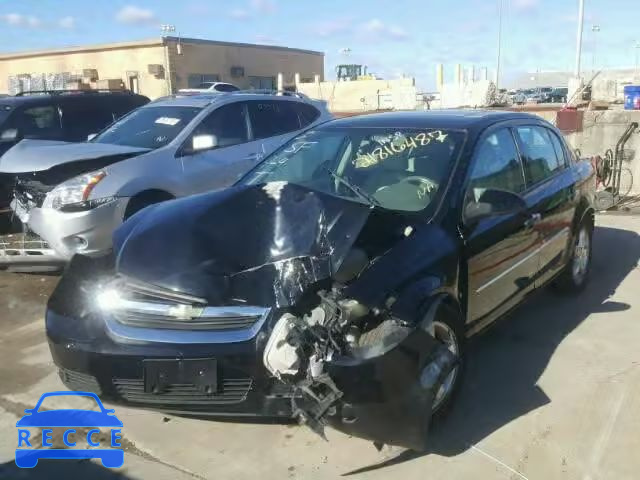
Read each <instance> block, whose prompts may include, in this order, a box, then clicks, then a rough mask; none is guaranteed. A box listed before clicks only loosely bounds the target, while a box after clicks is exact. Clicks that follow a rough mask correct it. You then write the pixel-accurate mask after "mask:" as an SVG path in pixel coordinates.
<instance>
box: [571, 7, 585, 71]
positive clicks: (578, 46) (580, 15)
mask: <svg viewBox="0 0 640 480" xmlns="http://www.w3.org/2000/svg"><path fill="white" fill-rule="evenodd" d="M583 24H584V0H580V5H579V7H578V38H577V42H576V68H575V70H574V72H573V73H574V75H575V77H576V78H579V77H580V57H581V56H582V27H583Z"/></svg>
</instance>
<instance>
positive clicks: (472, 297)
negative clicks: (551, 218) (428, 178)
mask: <svg viewBox="0 0 640 480" xmlns="http://www.w3.org/2000/svg"><path fill="white" fill-rule="evenodd" d="M470 168H471V171H470V175H469V179H468V184H467V193H466V199H465V206H466V204H468V203H469V202H476V201H478V198H479V196H480V195H481V194H482V192H483V191H484V189H487V188H492V189H500V190H507V191H510V192H513V193H516V194H519V195H522V196H523V198H524V200H525V202H527V203H528V200H527V198H526V196H525V190H526V182H525V178H524V172H523V165H522V161H521V159H520V156H519V153H518V150H517V147H516V143H515V140H514V138H513V134H512V132H511V130H510V129H509V128H506V127H503V128H497V129H494V130H489V131H487V132H486V133H485V134H484V135H483V136H482V137H481V138H480V140H479V141H478V144H477V146H476V149H475V153H474V155H473V160H472V163H471V167H470ZM463 223H464V219H463ZM464 232H465V233H464V236H465V257H466V259H467V275H468V308H467V310H468V315H467V317H468V318H467V322H468V324H469V328H470V330H471V331H475V330H477V329H480V328H482V327H483V326H484V325H486V324H487V323H489V322H490V321H491V320H493V319H494V318H495V317H496V316H498V315H500V314H501V313H502V312H504V311H505V310H507V309H509V308H510V307H512V306H513V305H515V304H516V303H517V302H518V301H519V300H520V299H521V298H522V297H523V295H524V294H526V293H527V292H528V291H529V290H531V289H532V288H533V278H534V275H535V273H536V272H537V270H538V258H537V249H538V244H539V237H538V232H537V231H536V230H535V229H534V228H533V224H532V221H531V218H530V217H529V215H528V212H520V213H513V214H507V215H497V216H492V217H489V218H484V219H482V220H480V221H479V222H478V223H477V224H475V225H473V226H469V225H465V227H464Z"/></svg>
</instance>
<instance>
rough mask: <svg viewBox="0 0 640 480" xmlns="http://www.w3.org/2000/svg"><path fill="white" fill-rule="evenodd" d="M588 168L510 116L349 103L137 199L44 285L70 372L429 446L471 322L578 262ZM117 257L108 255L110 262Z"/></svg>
mask: <svg viewBox="0 0 640 480" xmlns="http://www.w3.org/2000/svg"><path fill="white" fill-rule="evenodd" d="M592 177H593V171H592V167H591V164H590V163H588V162H581V161H577V159H576V158H574V156H573V154H572V153H571V150H570V149H569V148H568V146H567V145H566V144H565V142H564V140H563V139H562V136H561V135H560V132H559V131H558V130H557V129H556V128H555V127H553V126H552V125H551V124H549V123H547V122H545V121H543V120H542V119H540V118H539V117H536V116H533V115H528V114H523V113H515V112H478V111H473V112H463V111H458V112H452V111H448V112H446V113H442V112H411V113H406V112H403V113H387V114H374V115H363V116H357V117H351V118H343V119H339V120H334V121H331V122H327V123H325V124H323V125H320V126H318V127H314V128H313V129H310V130H308V131H306V132H304V133H302V134H301V135H299V136H297V137H295V138H294V139H292V140H291V141H290V142H288V143H287V144H285V145H284V146H283V147H281V148H280V149H279V150H277V151H276V152H275V153H274V154H272V155H271V156H269V157H268V158H267V159H266V160H265V161H264V162H263V163H262V164H261V165H259V166H258V167H256V168H255V169H253V170H252V171H251V172H249V173H248V174H247V175H246V176H245V177H244V178H243V179H241V180H240V181H239V182H238V183H237V185H235V186H234V187H233V188H230V189H227V190H225V191H223V192H214V193H206V194H202V195H196V196H191V197H188V198H183V199H178V200H175V201H171V202H165V203H163V204H160V205H155V206H152V207H150V208H147V209H145V210H144V211H142V212H140V213H139V214H137V215H135V216H134V217H132V218H130V219H129V220H128V221H127V222H126V223H124V225H122V226H121V227H120V228H119V229H118V230H117V231H116V232H115V235H114V251H113V255H112V256H105V257H102V258H89V257H85V256H81V255H77V256H76V257H74V259H73V260H72V261H71V263H70V265H69V268H68V270H67V271H66V273H65V274H64V275H63V277H62V279H61V281H60V283H59V284H58V286H57V288H56V290H55V291H54V292H53V295H52V297H51V298H50V300H49V303H48V307H47V313H46V328H47V335H48V338H49V346H50V349H51V353H52V356H53V360H54V362H55V363H56V365H57V366H58V367H59V368H60V372H61V374H60V375H61V378H62V380H63V381H64V383H65V384H66V385H67V387H69V388H70V389H72V390H73V389H80V388H82V389H85V388H88V386H91V387H92V388H94V389H98V390H99V391H100V392H101V393H102V395H103V398H105V399H106V398H108V399H110V400H113V401H116V402H122V403H125V404H129V405H132V406H137V407H146V408H153V409H158V410H162V411H173V412H179V413H180V414H197V415H217V414H224V415H234V414H242V415H247V414H248V415H268V416H287V417H288V416H291V415H294V416H297V417H301V418H302V419H303V420H304V421H306V422H307V423H308V424H309V425H310V426H311V427H312V428H314V430H316V431H318V432H321V431H322V428H323V427H324V425H325V424H327V423H328V424H330V425H332V426H333V427H335V428H337V429H339V430H342V431H345V432H347V433H348V434H350V435H354V436H359V437H363V438H367V439H370V440H373V441H375V442H380V443H389V444H396V445H400V446H404V447H409V448H413V449H418V450H420V449H423V448H424V447H425V438H426V430H427V428H428V424H429V420H430V418H431V416H432V414H433V415H441V414H443V413H444V412H445V410H446V408H447V406H448V405H449V404H450V402H451V400H452V398H453V396H454V393H455V392H456V390H457V389H458V387H459V385H460V383H461V381H462V374H463V370H464V365H465V362H466V355H465V339H466V338H467V337H468V336H470V335H472V334H475V333H477V332H479V331H481V330H482V329H484V328H485V327H487V326H489V325H490V324H491V323H493V322H494V321H495V320H496V319H497V318H499V317H500V316H502V315H503V314H504V313H505V312H507V311H509V310H511V309H512V308H514V307H516V306H517V305H518V304H520V303H521V302H522V301H523V300H524V299H525V298H527V297H529V295H530V294H532V293H533V292H534V291H535V290H537V289H540V288H542V287H543V286H545V285H547V284H549V283H550V282H552V281H553V282H556V284H557V285H558V287H561V288H564V289H566V290H572V291H578V290H580V289H582V288H583V287H584V286H585V284H586V282H587V280H588V277H589V266H590V259H591V236H592V233H593V221H594V217H593V215H594V209H593V207H592V199H593V193H594V192H593V185H594V182H593V181H592ZM114 259H115V260H114Z"/></svg>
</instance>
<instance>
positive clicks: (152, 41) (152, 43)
mask: <svg viewBox="0 0 640 480" xmlns="http://www.w3.org/2000/svg"><path fill="white" fill-rule="evenodd" d="M167 40H169V41H175V42H177V41H178V40H180V42H181V43H187V44H196V45H222V46H229V47H252V48H262V49H267V50H279V51H283V52H297V53H306V54H309V55H320V56H324V53H322V52H316V51H314V50H302V49H299V48H289V47H280V46H276V45H258V44H253V43H235V42H223V41H218V40H204V39H200V38H178V37H164V38H163V37H157V38H149V39H146V40H137V41H131V42H117V43H102V44H97V45H85V46H71V47H63V48H52V49H47V50H27V51H22V52H15V53H6V54H0V60H16V59H19V58H30V57H43V56H48V55H61V54H66V53H83V52H99V51H104V50H120V49H128V48H137V47H156V46H162V45H164V44H165V42H166V41H167Z"/></svg>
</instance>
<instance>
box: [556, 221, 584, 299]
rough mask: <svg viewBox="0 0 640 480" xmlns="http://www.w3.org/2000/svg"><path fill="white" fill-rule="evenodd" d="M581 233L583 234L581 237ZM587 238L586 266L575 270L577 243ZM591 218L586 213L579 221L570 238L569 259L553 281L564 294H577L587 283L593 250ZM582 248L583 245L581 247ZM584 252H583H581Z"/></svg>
mask: <svg viewBox="0 0 640 480" xmlns="http://www.w3.org/2000/svg"><path fill="white" fill-rule="evenodd" d="M581 235H585V237H582V239H581ZM584 238H586V239H587V242H588V243H587V247H586V267H584V269H581V270H583V271H581V272H577V271H576V268H575V264H576V262H577V261H578V260H577V259H576V256H577V255H580V253H579V243H580V242H581V241H583V240H584ZM592 240H593V218H592V217H591V216H590V215H587V217H586V218H584V219H583V220H582V222H580V224H579V225H578V227H577V228H576V231H575V232H574V234H573V238H572V240H571V242H572V243H571V247H570V248H571V252H570V253H569V260H568V262H567V265H566V266H565V268H564V271H563V272H562V273H561V274H560V276H558V278H557V279H556V281H555V282H554V287H555V289H556V290H557V291H559V292H561V293H565V294H577V293H580V292H581V291H582V290H584V288H585V287H586V286H587V283H589V276H590V275H589V274H590V272H591V257H592V252H593V241H592ZM582 248H584V247H582ZM583 254H585V253H583Z"/></svg>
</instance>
